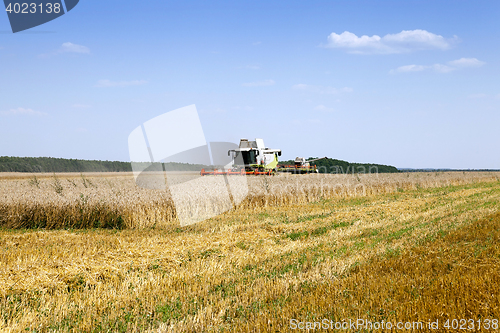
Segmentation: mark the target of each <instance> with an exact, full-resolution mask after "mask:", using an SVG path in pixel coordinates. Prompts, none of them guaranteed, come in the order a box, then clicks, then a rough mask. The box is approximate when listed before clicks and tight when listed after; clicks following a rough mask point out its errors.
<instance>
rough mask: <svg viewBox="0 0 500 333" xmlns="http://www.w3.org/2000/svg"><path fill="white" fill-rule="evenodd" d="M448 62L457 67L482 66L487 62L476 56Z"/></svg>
mask: <svg viewBox="0 0 500 333" xmlns="http://www.w3.org/2000/svg"><path fill="white" fill-rule="evenodd" d="M448 64H450V65H451V66H455V67H481V66H483V65H484V64H486V63H485V62H484V61H480V60H478V59H476V58H460V59H458V60H453V61H450V62H449V63H448Z"/></svg>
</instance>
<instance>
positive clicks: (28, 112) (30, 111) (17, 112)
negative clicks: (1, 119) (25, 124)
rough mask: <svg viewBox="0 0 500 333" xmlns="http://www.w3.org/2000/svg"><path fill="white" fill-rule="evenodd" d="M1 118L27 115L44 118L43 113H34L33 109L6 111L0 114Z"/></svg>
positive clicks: (44, 114)
mask: <svg viewBox="0 0 500 333" xmlns="http://www.w3.org/2000/svg"><path fill="white" fill-rule="evenodd" d="M0 114H1V115H3V116H16V115H28V116H46V115H47V114H46V113H45V112H40V111H35V110H33V109H25V108H17V109H10V110H8V111H2V112H0Z"/></svg>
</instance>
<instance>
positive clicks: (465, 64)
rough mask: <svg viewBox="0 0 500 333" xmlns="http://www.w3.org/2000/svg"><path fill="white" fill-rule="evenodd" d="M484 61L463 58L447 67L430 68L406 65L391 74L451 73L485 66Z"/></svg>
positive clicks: (434, 66)
mask: <svg viewBox="0 0 500 333" xmlns="http://www.w3.org/2000/svg"><path fill="white" fill-rule="evenodd" d="M485 64H486V63H485V62H484V61H480V60H478V59H476V58H461V59H458V60H453V61H449V62H448V64H447V65H443V64H434V65H430V66H423V65H406V66H400V67H398V68H396V69H392V70H391V71H390V72H389V73H391V74H396V73H411V72H422V71H425V70H431V71H435V72H438V73H449V72H453V71H455V70H458V69H461V68H472V67H481V66H483V65H485Z"/></svg>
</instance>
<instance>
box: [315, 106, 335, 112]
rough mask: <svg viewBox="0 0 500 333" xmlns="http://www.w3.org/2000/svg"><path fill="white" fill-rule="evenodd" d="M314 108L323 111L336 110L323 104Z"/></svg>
mask: <svg viewBox="0 0 500 333" xmlns="http://www.w3.org/2000/svg"><path fill="white" fill-rule="evenodd" d="M314 110H318V111H321V112H333V111H335V110H334V109H333V108H329V107H326V106H324V105H323V104H321V105H318V106H316V107H315V108H314Z"/></svg>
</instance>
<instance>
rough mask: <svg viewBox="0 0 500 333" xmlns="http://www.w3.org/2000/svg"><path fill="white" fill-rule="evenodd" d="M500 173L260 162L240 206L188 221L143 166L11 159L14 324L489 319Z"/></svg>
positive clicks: (235, 328)
mask: <svg viewBox="0 0 500 333" xmlns="http://www.w3.org/2000/svg"><path fill="white" fill-rule="evenodd" d="M499 177H500V174H499V173H419V174H391V175H378V176H377V175H359V176H356V175H330V176H320V175H309V176H291V175H290V176H283V175H282V176H278V177H267V178H266V177H254V178H251V177H250V178H249V186H250V193H249V196H248V197H247V199H245V200H244V201H243V202H242V203H241V205H239V206H238V207H237V208H236V209H235V210H232V211H229V212H227V213H225V214H223V215H220V216H218V217H215V218H212V219H210V220H207V221H205V222H202V223H198V224H195V225H191V226H188V227H184V228H180V227H179V226H178V224H177V223H176V220H175V209H174V208H173V206H172V201H171V199H170V197H169V195H168V193H166V192H165V191H163V192H162V191H160V190H142V189H138V188H136V187H135V185H134V182H133V179H132V178H131V176H130V175H114V176H113V177H99V176H98V175H83V176H82V175H77V176H74V175H57V176H56V177H54V175H45V176H37V178H34V177H33V175H15V176H12V174H11V175H9V177H4V178H3V179H2V180H0V223H1V225H2V227H3V229H1V230H0V330H4V331H12V332H17V331H25V330H26V329H27V330H29V331H37V332H48V331H72V332H81V331H86V332H91V331H94V332H103V331H110V332H129V331H145V330H151V331H154V332H205V331H206V332H221V331H225V332H245V331H252V332H260V331H262V332H267V331H271V332H282V331H288V330H290V319H297V320H299V321H311V322H312V321H319V320H322V319H324V318H326V319H331V320H334V321H342V320H348V319H356V318H363V319H367V320H371V321H379V322H380V321H382V320H384V321H385V322H387V321H392V322H399V321H403V322H405V321H421V322H424V323H427V322H428V320H432V321H435V320H439V322H440V323H441V325H442V324H444V322H445V321H446V319H462V318H463V319H468V320H470V319H474V320H476V327H477V320H479V319H481V320H483V321H484V320H485V319H500V294H499V290H500V273H499V272H500V269H499V268H500V246H499V245H498V244H499V240H500V231H499V224H500V214H499V213H498V211H499V207H500V181H499ZM97 227H98V228H97ZM37 228H43V229H37ZM105 228H109V229H105ZM52 229H54V230H52ZM119 229H121V230H119ZM469 324H470V323H469ZM425 330H426V329H425V328H424V329H423V330H422V331H425ZM318 331H319V330H318ZM352 331H365V330H363V329H358V330H352ZM367 331H369V330H367ZM434 331H435V330H434ZM439 331H446V329H444V328H443V327H442V326H441V327H440V330H439Z"/></svg>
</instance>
